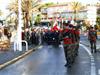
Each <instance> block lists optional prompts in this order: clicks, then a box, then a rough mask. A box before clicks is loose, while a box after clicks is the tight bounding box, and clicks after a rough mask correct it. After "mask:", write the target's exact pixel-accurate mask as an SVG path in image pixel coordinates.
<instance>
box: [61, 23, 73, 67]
mask: <svg viewBox="0 0 100 75" xmlns="http://www.w3.org/2000/svg"><path fill="white" fill-rule="evenodd" d="M63 25H64V29H63V31H62V38H63V46H64V53H65V58H66V64H65V66H68V67H71V63H72V54H71V44H72V38H71V37H72V34H71V32H70V30H69V25H70V21H68V23H67V24H66V23H64V24H63Z"/></svg>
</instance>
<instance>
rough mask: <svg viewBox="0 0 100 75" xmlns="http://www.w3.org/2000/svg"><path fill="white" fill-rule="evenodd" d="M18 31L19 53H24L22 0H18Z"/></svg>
mask: <svg viewBox="0 0 100 75" xmlns="http://www.w3.org/2000/svg"><path fill="white" fill-rule="evenodd" d="M18 12H19V14H18V29H17V40H18V42H17V49H18V50H19V51H22V39H21V38H22V37H21V32H22V29H21V27H22V10H21V0H18Z"/></svg>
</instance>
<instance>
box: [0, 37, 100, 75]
mask: <svg viewBox="0 0 100 75" xmlns="http://www.w3.org/2000/svg"><path fill="white" fill-rule="evenodd" d="M83 38H84V37H81V41H84V40H85V39H83ZM87 42H88V41H87ZM84 47H86V46H81V45H80V48H79V56H78V57H77V58H76V60H75V63H74V64H73V66H72V68H67V67H65V66H64V65H65V57H64V52H63V46H62V45H60V46H59V47H58V48H57V47H54V46H51V45H43V46H40V47H39V48H38V50H36V51H35V52H33V53H31V54H30V55H28V56H26V57H25V58H23V59H21V60H19V61H17V62H15V63H14V64H12V65H10V66H8V67H6V68H4V69H2V70H1V71H0V75H99V69H100V66H99V65H98V64H99V62H100V59H99V52H98V53H96V54H93V58H94V59H95V60H94V61H91V60H92V59H93V58H92V59H91V55H90V54H89V52H90V51H89V49H90V48H89V47H86V48H87V50H88V51H87V50H85V48H84ZM95 61H96V62H95ZM92 64H96V65H95V66H93V65H92ZM95 68H96V70H94V69H95ZM92 70H94V71H93V72H95V73H93V72H92ZM92 73H93V74H92Z"/></svg>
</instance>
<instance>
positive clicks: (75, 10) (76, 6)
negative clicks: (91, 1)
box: [70, 2, 85, 19]
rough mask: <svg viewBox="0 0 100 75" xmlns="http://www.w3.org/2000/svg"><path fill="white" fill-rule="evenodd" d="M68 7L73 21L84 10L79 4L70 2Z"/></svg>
mask: <svg viewBox="0 0 100 75" xmlns="http://www.w3.org/2000/svg"><path fill="white" fill-rule="evenodd" d="M70 7H71V9H72V10H73V13H74V19H76V17H77V14H78V12H79V11H80V10H82V9H84V8H85V7H84V6H83V5H82V4H81V3H80V2H71V3H70Z"/></svg>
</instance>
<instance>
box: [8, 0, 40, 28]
mask: <svg viewBox="0 0 100 75" xmlns="http://www.w3.org/2000/svg"><path fill="white" fill-rule="evenodd" d="M36 5H38V0H22V13H23V20H24V29H26V28H28V26H29V24H28V23H29V21H30V18H31V16H30V14H32V10H33V8H35V6H36ZM8 9H9V10H10V11H12V12H15V13H16V15H18V0H15V1H14V2H12V3H10V4H9V6H8ZM17 18H18V16H17ZM17 22H18V19H17Z"/></svg>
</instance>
